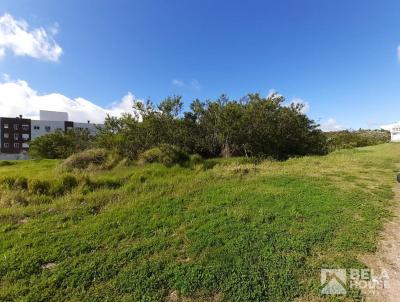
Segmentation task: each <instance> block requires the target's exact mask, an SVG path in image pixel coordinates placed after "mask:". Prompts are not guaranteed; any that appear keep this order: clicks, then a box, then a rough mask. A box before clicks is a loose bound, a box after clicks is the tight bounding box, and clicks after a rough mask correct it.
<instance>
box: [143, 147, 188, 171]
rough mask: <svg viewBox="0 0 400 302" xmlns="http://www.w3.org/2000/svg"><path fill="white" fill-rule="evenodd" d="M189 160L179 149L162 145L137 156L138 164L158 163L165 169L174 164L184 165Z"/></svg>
mask: <svg viewBox="0 0 400 302" xmlns="http://www.w3.org/2000/svg"><path fill="white" fill-rule="evenodd" d="M188 160H189V156H188V154H187V153H186V152H184V151H183V150H182V149H180V148H179V147H176V146H173V145H168V144H162V145H159V146H158V147H155V148H152V149H149V150H147V151H145V152H143V153H142V154H141V155H140V156H139V163H140V164H146V163H160V164H163V165H165V166H167V167H171V166H173V165H176V164H180V165H182V164H184V163H185V162H187V161H188Z"/></svg>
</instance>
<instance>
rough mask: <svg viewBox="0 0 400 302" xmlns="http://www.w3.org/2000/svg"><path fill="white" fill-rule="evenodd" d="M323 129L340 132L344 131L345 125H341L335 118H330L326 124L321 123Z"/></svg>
mask: <svg viewBox="0 0 400 302" xmlns="http://www.w3.org/2000/svg"><path fill="white" fill-rule="evenodd" d="M321 129H322V131H340V130H344V129H345V127H344V126H343V125H340V124H339V123H338V122H337V121H336V119H334V118H332V117H331V118H328V120H326V121H325V122H322V123H321Z"/></svg>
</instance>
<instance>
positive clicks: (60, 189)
mask: <svg viewBox="0 0 400 302" xmlns="http://www.w3.org/2000/svg"><path fill="white" fill-rule="evenodd" d="M78 184H79V182H78V180H77V179H76V177H75V176H73V175H69V174H68V175H63V176H62V177H61V178H60V180H59V181H57V182H56V183H55V185H54V186H53V188H52V190H51V193H52V195H63V194H65V193H67V192H70V191H72V190H73V189H74V188H75V187H77V186H78Z"/></svg>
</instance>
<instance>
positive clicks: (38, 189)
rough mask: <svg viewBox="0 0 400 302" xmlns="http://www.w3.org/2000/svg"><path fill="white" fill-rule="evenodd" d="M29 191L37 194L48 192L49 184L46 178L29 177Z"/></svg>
mask: <svg viewBox="0 0 400 302" xmlns="http://www.w3.org/2000/svg"><path fill="white" fill-rule="evenodd" d="M28 188H29V192H30V193H32V194H37V195H47V194H49V191H50V188H51V184H50V182H49V181H46V180H39V179H31V180H29V182H28Z"/></svg>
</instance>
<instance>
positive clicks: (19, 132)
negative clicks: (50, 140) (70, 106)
mask: <svg viewBox="0 0 400 302" xmlns="http://www.w3.org/2000/svg"><path fill="white" fill-rule="evenodd" d="M98 127H101V125H100V124H92V123H90V121H88V122H87V123H76V122H72V121H69V120H68V113H67V112H56V111H45V110H40V119H39V120H31V119H25V118H22V116H19V117H15V118H12V117H0V153H4V154H19V153H22V152H26V151H27V150H28V149H29V141H31V140H33V139H35V138H37V137H39V136H42V135H46V134H49V133H52V132H55V131H57V130H61V131H67V130H69V129H73V128H75V129H88V130H89V132H90V133H91V134H92V135H94V134H96V132H97V129H98Z"/></svg>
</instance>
